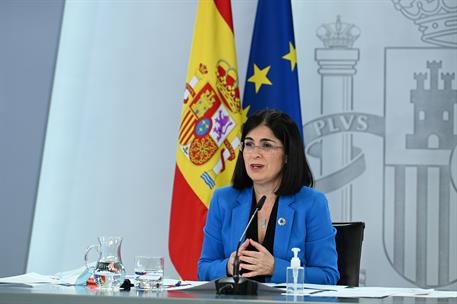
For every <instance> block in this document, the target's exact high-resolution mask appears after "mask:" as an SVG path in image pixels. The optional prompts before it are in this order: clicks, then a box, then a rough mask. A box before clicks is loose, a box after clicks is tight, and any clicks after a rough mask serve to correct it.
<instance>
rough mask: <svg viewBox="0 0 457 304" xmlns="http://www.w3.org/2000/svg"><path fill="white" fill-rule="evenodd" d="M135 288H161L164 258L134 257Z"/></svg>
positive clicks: (159, 289) (158, 289)
mask: <svg viewBox="0 0 457 304" xmlns="http://www.w3.org/2000/svg"><path fill="white" fill-rule="evenodd" d="M134 270H135V275H136V277H135V288H137V289H143V290H157V291H161V290H162V288H163V271H164V258H163V257H151V256H136V257H135V269H134Z"/></svg>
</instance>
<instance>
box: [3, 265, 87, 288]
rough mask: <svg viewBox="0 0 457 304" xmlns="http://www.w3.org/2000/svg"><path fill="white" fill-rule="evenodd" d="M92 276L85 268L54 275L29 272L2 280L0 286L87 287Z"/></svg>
mask: <svg viewBox="0 0 457 304" xmlns="http://www.w3.org/2000/svg"><path fill="white" fill-rule="evenodd" d="M89 276H90V274H89V272H88V271H87V268H86V267H85V266H83V267H80V268H77V269H73V270H70V271H64V272H58V273H56V274H54V275H42V274H38V273H35V272H29V273H26V274H21V275H17V276H12V277H4V278H0V284H8V285H9V286H12V285H14V286H22V287H33V286H36V285H42V284H52V285H71V286H73V285H86V281H87V279H88V278H89Z"/></svg>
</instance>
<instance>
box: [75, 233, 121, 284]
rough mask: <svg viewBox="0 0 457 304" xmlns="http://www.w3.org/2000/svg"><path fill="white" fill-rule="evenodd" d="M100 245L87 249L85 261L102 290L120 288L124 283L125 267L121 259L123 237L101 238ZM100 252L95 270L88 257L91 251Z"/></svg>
mask: <svg viewBox="0 0 457 304" xmlns="http://www.w3.org/2000/svg"><path fill="white" fill-rule="evenodd" d="M98 243H99V244H94V245H91V246H89V247H87V250H86V253H85V254H84V261H85V262H86V267H87V269H88V271H89V272H90V273H93V274H94V280H95V283H97V286H98V287H101V288H119V287H120V286H121V285H122V283H123V282H124V278H125V267H124V264H123V263H122V258H121V244H122V237H119V236H100V237H98ZM93 249H95V250H96V251H97V252H98V260H97V263H96V265H95V268H94V267H93V266H92V267H91V266H89V263H88V255H89V252H90V251H91V250H93Z"/></svg>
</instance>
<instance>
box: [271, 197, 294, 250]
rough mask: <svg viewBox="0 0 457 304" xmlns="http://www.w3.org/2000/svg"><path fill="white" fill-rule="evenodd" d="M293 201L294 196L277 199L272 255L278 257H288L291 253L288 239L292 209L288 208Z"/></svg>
mask: <svg viewBox="0 0 457 304" xmlns="http://www.w3.org/2000/svg"><path fill="white" fill-rule="evenodd" d="M294 201H295V196H294V195H289V196H284V197H280V198H279V202H278V204H279V205H278V215H277V217H276V230H275V241H274V246H273V254H274V256H278V257H288V256H289V255H291V254H292V253H291V252H288V250H290V249H289V238H290V233H291V231H292V225H293V221H294V213H295V211H294V209H293V208H292V207H290V204H292V203H293V202H294Z"/></svg>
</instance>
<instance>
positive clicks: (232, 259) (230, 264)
mask: <svg viewBox="0 0 457 304" xmlns="http://www.w3.org/2000/svg"><path fill="white" fill-rule="evenodd" d="M248 245H249V240H248V239H247V240H245V241H244V243H243V244H241V246H240V248H239V250H238V256H239V255H240V252H242V251H243V250H245V249H246V248H247V247H248ZM235 254H236V251H234V252H232V254H230V258H229V260H228V263H227V274H228V275H229V276H233V263H234V262H235Z"/></svg>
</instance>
